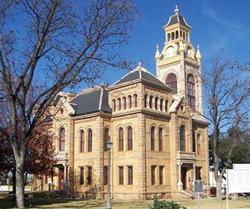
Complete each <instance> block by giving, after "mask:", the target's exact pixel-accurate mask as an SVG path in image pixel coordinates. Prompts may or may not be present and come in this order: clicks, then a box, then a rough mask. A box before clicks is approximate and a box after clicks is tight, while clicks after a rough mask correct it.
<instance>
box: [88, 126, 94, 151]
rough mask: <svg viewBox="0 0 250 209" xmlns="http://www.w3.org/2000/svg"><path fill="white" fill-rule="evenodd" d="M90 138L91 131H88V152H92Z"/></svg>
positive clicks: (91, 136) (91, 135)
mask: <svg viewBox="0 0 250 209" xmlns="http://www.w3.org/2000/svg"><path fill="white" fill-rule="evenodd" d="M92 138H93V133H92V130H91V129H89V130H88V152H92Z"/></svg>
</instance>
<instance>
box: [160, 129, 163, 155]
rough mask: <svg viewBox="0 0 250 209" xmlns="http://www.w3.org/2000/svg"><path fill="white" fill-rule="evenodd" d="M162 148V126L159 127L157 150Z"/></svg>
mask: <svg viewBox="0 0 250 209" xmlns="http://www.w3.org/2000/svg"><path fill="white" fill-rule="evenodd" d="M162 150H163V128H159V151H162Z"/></svg>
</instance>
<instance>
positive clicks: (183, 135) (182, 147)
mask: <svg viewBox="0 0 250 209" xmlns="http://www.w3.org/2000/svg"><path fill="white" fill-rule="evenodd" d="M185 138H186V133H185V126H184V125H181V127H180V139H179V142H180V151H186V148H185V146H186V145H185V141H186V139H185Z"/></svg>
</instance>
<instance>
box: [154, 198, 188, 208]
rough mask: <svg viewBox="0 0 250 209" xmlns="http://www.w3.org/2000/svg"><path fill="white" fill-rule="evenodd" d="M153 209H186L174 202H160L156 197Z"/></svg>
mask: <svg viewBox="0 0 250 209" xmlns="http://www.w3.org/2000/svg"><path fill="white" fill-rule="evenodd" d="M153 209H186V207H184V206H182V205H180V204H178V203H176V202H174V201H165V200H158V198H157V197H154V203H153Z"/></svg>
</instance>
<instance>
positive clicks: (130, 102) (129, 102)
mask: <svg viewBox="0 0 250 209" xmlns="http://www.w3.org/2000/svg"><path fill="white" fill-rule="evenodd" d="M128 108H129V109H130V108H132V97H131V96H130V95H129V96H128Z"/></svg>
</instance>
